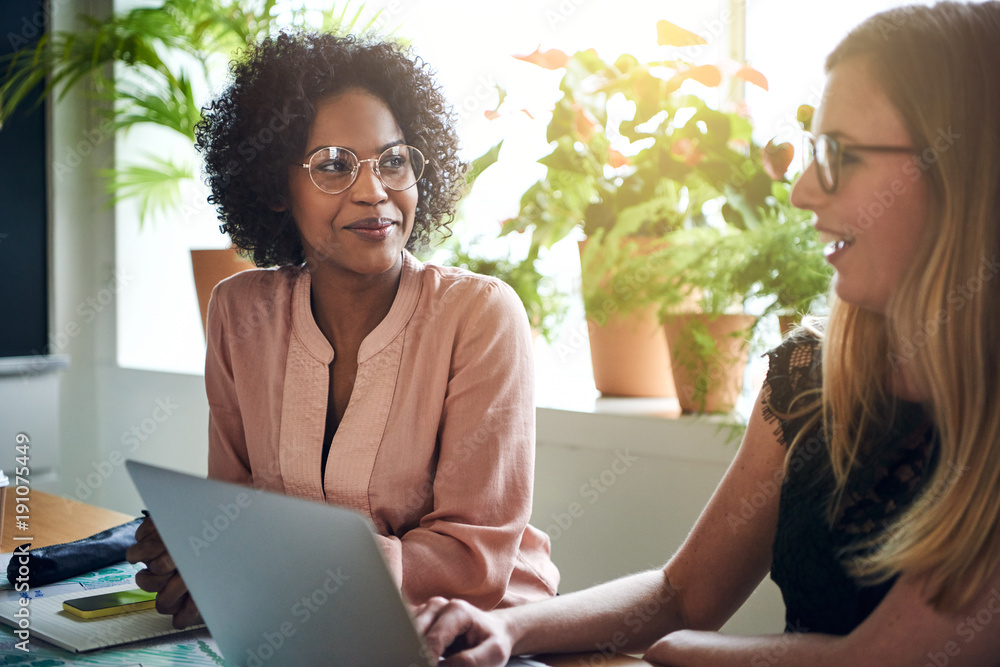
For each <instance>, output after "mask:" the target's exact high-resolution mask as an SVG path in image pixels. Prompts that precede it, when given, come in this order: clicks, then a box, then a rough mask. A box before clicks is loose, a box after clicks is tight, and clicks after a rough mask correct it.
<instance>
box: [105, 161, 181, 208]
mask: <svg viewBox="0 0 1000 667" xmlns="http://www.w3.org/2000/svg"><path fill="white" fill-rule="evenodd" d="M144 157H145V158H146V161H145V162H144V163H141V164H129V165H125V166H123V167H120V168H118V169H109V170H105V172H104V175H105V176H106V177H107V178H108V184H107V188H108V192H109V193H110V194H111V195H112V202H118V201H121V200H123V199H131V198H133V197H135V198H137V199H138V200H139V221H140V224H143V223H144V222H145V221H146V220H147V219H149V217H150V216H152V215H155V214H158V213H169V212H170V211H172V210H174V209H175V208H176V207H177V205H178V203H179V202H180V186H181V183H182V182H183V181H185V180H189V179H193V178H194V168H193V166H192V165H190V164H178V163H176V162H174V161H172V160H170V159H169V158H165V157H161V156H159V155H153V154H151V153H146V154H144Z"/></svg>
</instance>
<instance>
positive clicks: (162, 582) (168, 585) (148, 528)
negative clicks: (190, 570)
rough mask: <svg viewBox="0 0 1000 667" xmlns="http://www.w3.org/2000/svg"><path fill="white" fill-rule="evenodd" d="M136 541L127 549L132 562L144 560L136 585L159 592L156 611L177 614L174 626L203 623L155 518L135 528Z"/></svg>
mask: <svg viewBox="0 0 1000 667" xmlns="http://www.w3.org/2000/svg"><path fill="white" fill-rule="evenodd" d="M135 539H136V543H135V544H133V545H132V546H131V547H129V549H128V551H127V552H125V557H126V558H127V559H128V562H130V563H143V564H144V565H145V566H146V569H145V570H140V571H139V572H137V573H136V575H135V583H136V585H137V586H138V587H139V588H141V589H142V590H144V591H149V592H150V593H156V611H158V612H160V613H161V614H169V615H170V616H173V624H174V627H175V628H177V629H178V630H179V629H182V628H186V627H188V626H191V625H199V624H200V623H202V620H201V614H200V613H198V607H196V606H195V604H194V600H192V599H191V595H190V594H188V589H187V586H186V585H185V584H184V580H183V579H182V578H181V575H180V573H179V572H178V571H177V566H176V565H174V560H173V559H172V558H171V557H170V554H169V553H167V548H166V547H165V546H164V545H163V540H161V539H160V534H159V532H157V530H156V526H154V525H153V520H152V519H150V518H149V517H146V520H145V521H143V522H142V523H141V524H139V528H138V529H136V531H135Z"/></svg>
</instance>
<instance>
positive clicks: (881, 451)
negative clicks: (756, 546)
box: [762, 335, 938, 635]
mask: <svg viewBox="0 0 1000 667" xmlns="http://www.w3.org/2000/svg"><path fill="white" fill-rule="evenodd" d="M768 356H769V357H770V369H769V370H768V374H767V379H766V380H765V382H764V391H763V394H762V398H763V400H764V415H765V418H766V419H767V420H768V421H769V422H771V423H774V424H777V428H776V430H775V434H776V435H777V436H778V438H779V440H780V441H781V442H782V443H783V444H785V445H786V446H787V445H789V444H791V443H792V441H793V440H794V439H795V437H796V435H797V434H798V433H799V431H800V430H801V429H802V428H803V427H804V426H805V424H806V423H807V421H808V416H806V417H800V418H795V419H787V418H783V415H788V414H789V412H790V410H789V408H790V407H797V406H798V405H799V404H796V406H791V402H792V400H793V399H794V398H795V397H796V396H798V395H799V394H801V393H802V392H803V391H808V390H810V389H818V388H819V387H820V386H821V384H822V369H821V365H820V347H819V341H818V340H817V339H815V338H812V337H807V336H803V335H800V336H798V337H795V338H792V339H789V340H787V341H785V342H784V343H782V344H781V345H780V346H778V347H777V348H775V349H774V350H772V351H770V352H768ZM885 412H886V414H885V420H884V421H883V422H882V423H880V424H878V425H876V426H875V427H873V428H872V429H871V430H870V431H869V433H870V436H869V437H866V439H865V445H864V446H865V451H863V452H861V453H859V465H857V466H856V467H855V468H854V470H853V471H852V472H851V475H850V478H849V480H848V484H847V487H846V489H845V492H844V494H843V497H842V499H841V501H840V503H839V506H838V507H837V509H836V511H835V512H834V513H833V522H832V525H831V521H830V513H829V508H830V506H831V503H833V502H834V501H835V498H834V497H833V489H834V483H833V474H832V472H831V470H830V459H829V455H828V453H827V450H826V441H825V437H824V434H823V429H821V428H819V426H818V425H817V426H815V427H814V428H813V429H812V431H811V432H810V433H806V434H805V435H804V436H803V440H802V441H800V443H799V444H798V445H797V446H796V449H795V451H794V452H793V453H792V458H791V459H790V460H789V462H788V476H787V478H786V479H785V483H784V485H783V486H782V490H781V499H780V507H779V516H778V529H777V534H776V535H775V539H774V549H773V553H772V561H771V578H772V579H773V580H774V582H775V583H776V584H778V587H779V588H780V589H781V594H782V597H783V598H784V600H785V631H786V632H822V633H827V634H835V635H844V634H847V633H849V632H851V630H853V629H854V628H855V627H857V626H858V625H859V624H860V623H861V622H862V621H863V620H864V619H865V618H866V617H867V616H868V614H870V613H871V612H872V610H874V609H875V607H876V606H877V605H878V603H879V602H880V601H881V600H882V598H883V597H884V596H885V594H886V593H887V592H888V591H889V589H890V588H891V587H892V584H893V581H889V582H886V583H883V584H878V585H873V586H868V585H862V584H860V583H858V582H857V581H855V580H854V579H852V578H851V576H850V575H849V574H848V573H847V570H846V569H845V567H844V556H845V554H848V553H852V551H851V549H852V547H853V548H856V547H857V545H858V544H859V543H860V542H862V541H863V540H865V539H866V538H869V537H872V536H874V535H877V534H878V532H879V531H881V530H883V529H884V528H885V526H886V525H887V524H888V522H890V521H891V520H892V519H893V518H894V517H896V516H898V514H899V512H900V511H901V510H902V509H904V508H906V507H907V506H908V505H909V504H910V503H912V502H913V501H914V499H915V498H916V496H917V495H918V493H919V492H920V490H921V489H922V488H923V485H924V481H925V480H926V479H927V478H928V477H929V476H930V473H931V472H932V471H933V469H934V466H935V465H936V463H937V450H938V447H937V432H936V430H935V428H934V425H933V423H932V422H931V420H930V418H929V416H928V415H927V413H926V412H925V410H924V408H923V407H922V406H921V405H920V404H919V403H911V402H907V401H902V400H897V401H896V403H895V405H894V406H890V407H888V408H887V409H886V411H885Z"/></svg>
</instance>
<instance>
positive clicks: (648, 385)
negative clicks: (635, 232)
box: [580, 239, 677, 398]
mask: <svg viewBox="0 0 1000 667" xmlns="http://www.w3.org/2000/svg"><path fill="white" fill-rule="evenodd" d="M642 241H645V240H644V239H640V240H639V242H640V243H642ZM586 243H587V242H586V241H581V242H580V254H581V257H582V256H583V251H584V248H585V247H586ZM656 243H659V242H658V241H654V240H652V239H649V244H648V245H649V252H652V250H653V249H654V247H655V244H656ZM640 252H643V250H640ZM582 279H583V281H584V282H585V283H587V284H591V285H593V284H600V285H602V286H603V287H605V289H607V287H608V286H607V283H608V282H609V280H610V277H609V276H607V275H598V274H597V273H594V274H591V275H587V274H585V275H583V276H582ZM657 311H658V304H650V305H649V306H646V307H643V308H639V309H637V310H633V311H630V312H627V313H624V314H623V313H620V312H606V313H601V314H600V316H599V317H594V316H593V314H592V313H591V314H588V317H587V331H588V333H589V335H590V359H591V362H592V363H593V369H594V384H595V385H596V386H597V390H598V391H600V392H601V394H603V395H605V396H643V397H665V398H675V397H676V396H677V390H676V389H675V388H674V378H673V374H672V373H671V372H670V352H669V350H668V348H667V338H666V335H665V334H664V332H663V326H662V324H661V323H660V320H659V316H658V313H657Z"/></svg>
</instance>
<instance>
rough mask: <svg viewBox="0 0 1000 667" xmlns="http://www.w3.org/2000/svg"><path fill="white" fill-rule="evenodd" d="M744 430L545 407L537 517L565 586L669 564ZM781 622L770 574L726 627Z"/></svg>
mask: <svg viewBox="0 0 1000 667" xmlns="http://www.w3.org/2000/svg"><path fill="white" fill-rule="evenodd" d="M741 437H742V428H740V427H735V428H732V427H730V426H727V425H726V422H725V421H724V420H721V419H719V418H715V417H705V418H698V417H682V418H680V419H676V420H674V419H663V418H659V417H643V416H636V415H631V416H623V415H614V414H601V413H597V412H594V413H581V412H570V411H566V410H554V409H548V408H540V409H539V411H538V450H537V463H536V467H535V498H534V508H533V512H532V518H531V522H532V524H534V525H535V526H537V527H538V528H540V529H542V530H544V531H545V532H546V533H548V535H549V538H550V539H551V540H552V558H553V560H554V562H555V563H556V565H558V566H559V569H560V572H561V574H562V582H561V584H560V586H559V590H560V591H561V592H564V593H565V592H570V591H574V590H579V589H580V588H585V587H587V586H590V585H592V584H596V583H599V582H602V581H607V580H609V579H613V578H616V577H620V576H623V575H626V574H630V573H634V572H639V571H642V570H645V569H649V568H653V567H660V566H662V565H663V564H664V563H665V562H666V561H667V559H668V558H669V557H670V556H671V555H672V554H673V553H674V552H675V551H676V550H677V548H678V547H679V546H680V545H681V543H682V542H683V540H684V538H685V537H686V536H687V534H688V531H689V530H690V529H691V527H692V526H693V525H694V522H695V519H697V518H698V514H699V513H700V512H701V509H702V508H703V507H704V506H705V505H706V504H707V502H708V499H709V497H710V496H711V494H712V492H713V491H714V490H715V487H716V486H717V485H718V483H719V480H721V479H722V476H723V474H724V473H725V471H726V469H727V468H728V467H729V462H730V461H731V460H732V458H733V456H734V455H735V453H736V450H737V448H738V446H739V442H740V438H741ZM783 628H784V604H783V602H782V600H781V595H780V592H779V591H778V588H777V586H776V585H775V584H774V583H773V582H771V581H770V579H765V581H764V582H762V583H761V585H760V587H759V588H758V590H757V591H756V592H755V593H754V594H753V595H752V596H751V598H750V600H749V601H748V602H747V603H746V604H745V605H744V606H743V608H741V609H740V610H739V611H738V612H737V613H736V615H735V616H734V617H733V618H732V619H731V620H730V621H729V623H728V624H727V625H726V626H725V628H724V630H725V631H726V632H730V633H735V634H763V633H780V632H781V631H782V630H783Z"/></svg>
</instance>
